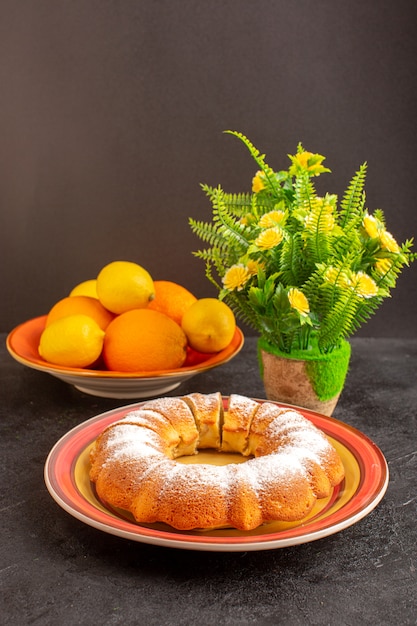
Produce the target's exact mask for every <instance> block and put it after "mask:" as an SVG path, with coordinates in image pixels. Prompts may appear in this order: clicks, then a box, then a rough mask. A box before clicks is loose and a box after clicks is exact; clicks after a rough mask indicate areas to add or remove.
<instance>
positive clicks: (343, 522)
mask: <svg viewBox="0 0 417 626" xmlns="http://www.w3.org/2000/svg"><path fill="white" fill-rule="evenodd" d="M225 405H227V398H225ZM285 406H287V405H285ZM138 407H140V403H138V404H132V405H129V406H125V407H122V408H119V409H115V410H112V411H108V412H106V413H102V414H101V415H98V416H96V417H93V418H92V419H89V420H87V421H86V422H84V423H83V424H80V425H79V426H77V427H76V428H74V429H72V430H71V431H69V432H68V433H67V434H66V435H64V437H62V438H61V439H60V440H59V441H58V442H57V443H56V444H55V446H54V447H53V448H52V450H51V452H50V453H49V455H48V458H47V461H46V465H45V482H46V485H47V488H48V490H49V492H50V494H51V496H52V497H53V498H54V499H55V501H56V502H57V503H58V504H59V505H60V506H61V507H62V508H63V509H64V510H65V511H67V512H68V513H70V514H71V515H73V516H74V517H76V518H77V519H79V520H81V521H82V522H85V523H86V524H89V525H90V526H93V527H94V528H97V529H99V530H102V531H104V532H107V533H110V534H113V535H117V536H120V537H124V538H126V539H131V540H133V541H139V542H143V543H150V544H155V545H161V546H167V547H171V548H182V549H187V550H207V551H223V552H237V551H248V550H269V549H273V548H283V547H287V546H292V545H296V544H301V543H307V542H309V541H314V540H316V539H321V538H323V537H326V536H328V535H332V534H334V533H337V532H339V531H341V530H343V529H345V528H347V527H349V526H351V525H352V524H355V523H356V522H358V521H359V520H360V519H362V518H364V517H365V516H366V515H368V514H369V513H370V512H371V511H372V510H373V509H374V508H375V507H376V506H377V504H378V503H379V502H380V500H381V499H382V497H383V496H384V493H385V491H386V489H387V486H388V476H389V475H388V467H387V463H386V461H385V458H384V456H383V454H382V452H381V451H380V449H379V448H378V447H377V446H376V445H375V444H374V443H373V442H372V441H371V440H370V439H368V438H367V437H366V436H365V435H364V434H362V433H361V432H359V431H358V430H356V429H355V428H353V427H352V426H349V425H347V424H344V423H342V422H339V421H337V420H335V419H334V418H331V417H326V416H324V415H320V414H318V413H314V412H312V411H308V410H305V409H297V410H299V411H300V412H302V413H303V415H304V416H305V417H306V418H308V419H310V420H311V421H312V422H313V423H314V424H315V425H316V426H317V427H318V428H320V429H321V430H323V431H324V432H325V433H326V434H327V435H328V436H329V437H330V439H331V441H332V443H333V444H334V446H335V447H336V449H337V450H338V452H339V454H340V456H341V458H342V460H343V463H344V466H345V472H346V477H345V479H344V481H343V482H342V483H341V484H340V485H339V486H338V487H336V488H335V489H334V490H333V493H332V495H331V496H330V497H329V498H324V499H323V500H320V501H318V503H317V504H316V505H315V507H314V508H313V510H312V511H311V512H310V514H309V515H308V516H307V518H305V519H304V520H302V522H294V523H282V522H273V523H269V524H265V525H263V526H261V527H259V528H257V529H255V530H252V531H249V532H243V531H239V530H235V529H231V528H223V529H217V530H211V531H177V530H175V529H173V528H171V527H169V526H166V525H164V524H149V525H148V524H138V523H136V522H134V520H133V518H132V517H131V516H130V515H129V514H128V513H126V512H124V511H119V510H115V509H112V508H109V507H106V506H105V505H104V504H103V503H102V502H101V501H100V500H99V499H98V498H97V496H96V494H95V491H94V488H93V486H92V484H91V483H90V480H89V475H88V474H89V451H90V449H91V446H92V444H93V442H94V440H95V438H96V437H97V436H98V435H99V433H100V432H101V431H102V430H103V429H104V428H105V427H106V426H107V425H109V424H110V423H112V422H114V421H116V420H118V419H120V418H122V417H123V416H124V415H125V414H126V413H127V412H128V411H130V410H133V409H135V408H138ZM207 454H208V453H200V454H198V455H197V457H192V458H193V461H194V460H195V461H197V460H200V462H208V458H207V456H206V455H207ZM235 456H236V455H235ZM216 457H223V461H224V455H223V454H213V455H212V456H211V462H214V463H216V464H217V463H221V461H222V459H219V458H218V459H217V460H216ZM186 458H187V457H186Z"/></svg>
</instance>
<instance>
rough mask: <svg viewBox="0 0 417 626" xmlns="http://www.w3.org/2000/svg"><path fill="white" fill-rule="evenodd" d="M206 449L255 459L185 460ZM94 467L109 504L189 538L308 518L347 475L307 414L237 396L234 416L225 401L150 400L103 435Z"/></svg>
mask: <svg viewBox="0 0 417 626" xmlns="http://www.w3.org/2000/svg"><path fill="white" fill-rule="evenodd" d="M204 448H212V449H215V450H218V451H220V452H231V453H239V454H241V455H243V456H245V457H250V458H248V459H247V460H246V461H245V462H244V463H231V464H226V465H221V466H218V465H211V464H207V463H204V464H198V463H191V464H183V463H180V462H178V461H176V459H177V458H178V457H181V456H183V455H193V454H196V453H197V452H198V450H199V449H204ZM90 459H91V470H90V479H91V481H92V482H93V483H95V488H96V492H97V495H98V497H99V498H100V499H101V500H102V501H103V502H105V503H107V504H109V505H111V506H114V507H118V508H121V509H125V510H127V511H130V512H131V513H132V514H133V516H134V518H135V519H136V521H137V522H146V523H152V522H165V523H166V524H169V525H170V526H173V527H174V528H177V529H181V530H190V529H193V528H212V527H219V526H231V527H235V528H238V529H241V530H250V529H253V528H256V527H257V526H259V525H261V524H263V523H264V522H268V521H272V520H274V521H276V520H281V521H296V520H300V519H302V518H303V517H305V516H306V515H307V513H308V512H309V511H310V510H311V508H312V507H313V505H314V503H315V501H316V499H317V498H323V497H326V496H328V495H329V494H330V493H331V490H332V488H333V487H334V486H335V485H337V484H339V483H340V482H341V480H342V479H343V477H344V469H343V464H342V462H341V459H340V457H339V455H338V454H337V452H336V450H335V449H334V447H333V446H332V445H331V443H330V442H329V440H328V439H327V437H326V436H325V435H324V433H322V432H321V431H320V430H319V429H318V428H316V427H315V426H314V425H313V424H312V423H311V422H310V421H309V420H308V419H306V418H305V417H303V416H302V415H301V414H300V413H299V412H298V411H296V410H294V409H290V408H284V407H279V406H278V405H277V404H273V403H271V402H262V401H261V402H257V401H255V400H251V399H249V398H246V397H244V396H241V395H238V394H233V395H231V396H230V398H229V400H228V403H227V406H226V409H224V404H223V398H222V396H221V394H220V393H212V394H206V395H205V394H199V393H193V394H189V395H187V396H183V397H176V398H159V399H156V400H151V401H149V402H146V403H144V404H142V405H141V406H140V408H138V409H137V410H133V411H130V412H129V413H128V414H127V415H126V416H125V417H124V418H123V419H121V420H119V421H117V422H115V423H113V424H111V425H110V426H108V427H107V428H106V429H105V430H104V431H103V432H102V433H101V434H100V435H99V437H98V438H97V440H96V441H95V443H94V445H93V448H92V450H91V454H90Z"/></svg>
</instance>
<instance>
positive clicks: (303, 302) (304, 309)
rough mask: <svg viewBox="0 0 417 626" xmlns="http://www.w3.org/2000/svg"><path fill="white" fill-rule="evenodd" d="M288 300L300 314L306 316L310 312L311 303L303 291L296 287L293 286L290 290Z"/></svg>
mask: <svg viewBox="0 0 417 626" xmlns="http://www.w3.org/2000/svg"><path fill="white" fill-rule="evenodd" d="M288 300H289V301H290V305H291V308H293V309H295V310H296V311H297V312H298V313H299V314H300V315H304V316H305V317H306V316H307V315H308V314H309V313H310V305H309V303H308V300H307V298H306V297H305V295H304V294H303V292H302V291H300V290H299V289H297V288H296V287H291V289H290V290H289V292H288Z"/></svg>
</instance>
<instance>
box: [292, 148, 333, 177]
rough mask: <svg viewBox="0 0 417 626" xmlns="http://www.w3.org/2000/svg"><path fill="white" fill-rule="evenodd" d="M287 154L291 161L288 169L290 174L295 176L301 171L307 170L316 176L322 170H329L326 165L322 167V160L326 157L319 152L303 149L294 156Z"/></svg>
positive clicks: (322, 171)
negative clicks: (314, 152)
mask: <svg viewBox="0 0 417 626" xmlns="http://www.w3.org/2000/svg"><path fill="white" fill-rule="evenodd" d="M288 156H289V158H290V159H291V161H292V165H291V167H290V169H289V173H290V175H291V176H296V175H297V174H299V173H300V172H302V171H304V172H308V174H310V175H311V176H318V175H319V174H323V173H324V172H330V170H329V169H328V168H327V167H324V165H323V161H324V159H325V158H326V157H324V156H322V155H321V154H313V152H308V151H307V150H303V151H302V152H298V153H297V154H296V155H294V156H292V155H291V154H289V155H288Z"/></svg>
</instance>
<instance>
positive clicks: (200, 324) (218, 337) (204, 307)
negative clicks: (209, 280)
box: [181, 298, 236, 352]
mask: <svg viewBox="0 0 417 626" xmlns="http://www.w3.org/2000/svg"><path fill="white" fill-rule="evenodd" d="M181 326H182V329H183V331H184V332H185V334H186V336H187V339H188V343H189V344H190V346H191V347H192V348H193V349H194V350H197V351H199V352H219V351H220V350H223V349H224V348H226V346H228V345H229V343H230V342H231V341H232V339H233V335H234V334H235V329H236V320H235V316H234V314H233V311H232V309H231V308H230V307H229V306H227V304H225V303H224V302H221V301H220V300H217V299H216V298H200V299H199V300H197V302H194V304H192V305H191V306H190V307H189V308H188V309H187V310H186V311H185V313H184V315H183V318H182V322H181Z"/></svg>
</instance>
